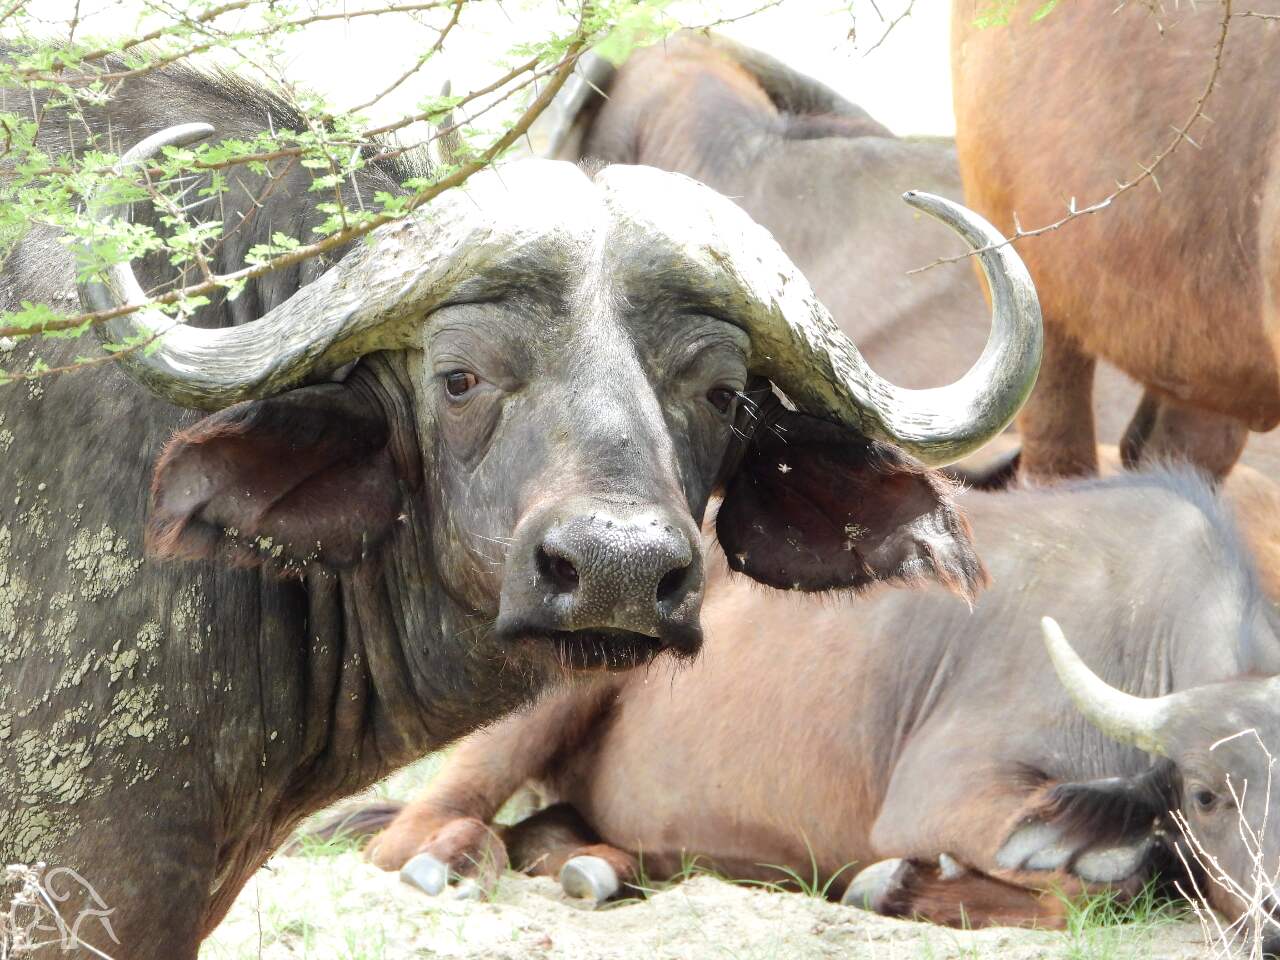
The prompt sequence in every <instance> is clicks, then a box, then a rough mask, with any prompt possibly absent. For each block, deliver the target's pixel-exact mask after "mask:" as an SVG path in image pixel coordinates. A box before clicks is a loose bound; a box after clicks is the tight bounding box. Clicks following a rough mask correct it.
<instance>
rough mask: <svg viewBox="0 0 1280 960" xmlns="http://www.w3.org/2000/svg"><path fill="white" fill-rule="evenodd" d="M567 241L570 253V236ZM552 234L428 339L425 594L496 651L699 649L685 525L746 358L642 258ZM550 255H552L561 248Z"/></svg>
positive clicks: (722, 438)
mask: <svg viewBox="0 0 1280 960" xmlns="http://www.w3.org/2000/svg"><path fill="white" fill-rule="evenodd" d="M579 242H580V241H579ZM572 245H574V242H573V241H572V240H570V239H569V238H566V237H563V236H553V237H550V238H547V240H546V241H544V242H542V243H540V244H538V245H536V246H534V247H533V248H531V249H528V250H523V251H521V252H520V254H519V255H518V256H517V257H515V258H513V260H512V262H508V263H504V264H500V265H496V267H495V269H494V270H493V271H492V272H491V273H490V274H488V275H486V276H480V277H477V278H475V279H474V280H470V281H468V282H466V283H465V284H464V285H463V288H462V289H461V290H460V291H459V292H458V293H457V294H456V295H455V296H454V297H453V298H452V302H451V303H450V304H449V305H446V306H445V307H443V308H441V309H439V310H437V311H436V312H435V313H434V314H433V316H432V318H431V323H430V324H429V325H428V328H427V330H428V332H427V335H426V342H425V344H424V350H423V354H422V368H421V370H420V371H419V374H418V375H419V376H420V377H421V382H422V384H423V386H421V387H419V390H420V393H419V396H418V398H417V399H418V411H419V417H420V418H421V421H422V423H421V426H420V430H419V434H420V436H421V437H424V438H428V440H427V443H429V449H427V450H425V451H424V458H423V459H424V462H425V463H426V464H429V467H428V468H427V469H428V470H429V471H430V473H431V476H430V477H429V480H428V487H429V488H431V489H433V490H435V491H438V493H437V495H438V496H439V497H440V498H441V500H442V501H443V502H445V503H448V504H450V508H449V509H448V510H445V511H433V513H432V536H433V547H434V551H435V553H436V555H437V556H447V557H450V558H452V559H451V562H450V564H448V565H447V567H446V568H445V569H444V570H442V571H441V576H442V578H443V580H444V586H445V589H446V590H447V591H448V592H449V593H450V594H451V595H452V596H453V597H454V599H455V600H457V601H459V602H461V603H462V604H464V605H465V606H466V607H469V608H470V609H472V610H474V611H476V612H477V613H478V614H480V615H482V616H484V617H485V618H488V619H493V620H496V630H497V634H498V639H499V640H501V641H507V642H511V643H516V644H518V643H520V642H521V641H525V640H529V641H541V640H550V641H552V642H553V643H554V644H556V645H557V646H558V648H559V653H560V655H561V657H562V659H564V660H565V661H566V662H567V663H569V664H571V665H573V666H578V667H583V666H588V667H589V666H607V667H613V668H620V667H626V666H631V665H634V664H635V663H637V662H642V661H643V660H644V659H647V658H648V657H649V656H651V655H652V654H653V653H655V652H656V651H657V650H658V649H659V648H660V645H666V646H669V647H671V648H672V649H673V650H674V651H675V652H676V653H677V654H683V655H692V654H693V653H695V652H696V651H697V649H698V646H699V644H700V642H701V634H700V630H699V626H698V614H699V608H700V605H701V596H702V580H703V573H702V569H703V561H702V557H701V555H700V548H699V542H700V538H699V535H698V527H699V525H700V524H701V521H702V516H703V511H704V509H705V507H706V504H707V500H708V497H709V496H710V494H711V492H712V489H713V487H714V486H715V484H716V481H717V478H718V476H719V474H720V472H721V468H722V464H723V462H724V459H725V456H726V452H727V451H728V449H729V446H730V439H731V438H732V437H733V435H734V420H735V416H736V415H737V412H738V409H737V408H738V405H739V395H740V394H741V392H742V391H743V390H744V389H745V388H746V385H747V364H748V361H749V358H750V349H751V344H750V340H749V338H748V336H747V335H746V333H744V332H743V331H742V330H741V329H739V328H738V327H736V326H734V325H733V324H731V323H728V322H726V321H725V320H722V319H717V318H716V317H714V316H712V315H710V313H709V311H710V310H711V309H713V307H712V305H710V304H708V303H706V302H703V301H702V300H701V299H700V298H699V297H698V296H697V294H696V293H694V292H692V291H690V290H688V289H681V288H679V287H677V286H664V284H663V283H662V280H661V278H662V276H663V274H662V273H661V272H659V273H658V279H657V281H656V282H655V271H654V259H653V258H654V257H655V256H661V253H660V252H658V253H650V254H648V255H646V254H645V252H644V251H643V250H642V249H641V248H639V247H638V246H636V245H628V244H627V243H626V241H625V240H622V239H621V238H618V237H616V236H615V237H612V238H611V239H610V242H609V243H607V244H606V245H602V246H601V247H600V248H598V249H595V250H585V249H582V248H581V247H579V249H577V250H574V249H571V247H572ZM566 247H569V248H570V249H565V248H566Z"/></svg>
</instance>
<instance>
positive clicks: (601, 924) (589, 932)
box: [200, 851, 1211, 960]
mask: <svg viewBox="0 0 1280 960" xmlns="http://www.w3.org/2000/svg"><path fill="white" fill-rule="evenodd" d="M1210 953H1211V951H1210V950H1208V949H1207V948H1206V946H1205V941H1204V939H1203V937H1202V934H1201V930H1200V927H1199V925H1197V924H1195V923H1192V922H1176V921H1167V922H1162V923H1156V924H1150V925H1147V926H1142V927H1133V926H1118V927H1090V928H1087V929H1083V930H1080V931H1076V932H1073V933H1047V932H1041V931H1027V930H1009V929H987V930H979V931H972V932H969V931H954V930H947V929H943V928H939V927H934V926H930V925H927V924H919V923H909V922H906V921H901V920H891V919H887V918H884V917H879V916H875V915H873V914H869V913H865V912H863V911H860V910H854V909H851V908H848V907H842V906H840V905H838V904H833V903H829V902H827V901H824V900H819V899H815V898H812V897H806V896H803V895H801V894H794V893H778V892H775V891H768V890H762V889H758V888H750V887H744V886H740V885H735V884H730V883H726V882H723V881H721V880H717V879H714V878H712V877H707V876H698V877H694V878H692V879H690V880H688V881H686V882H684V883H682V884H678V885H674V886H672V887H670V888H668V889H666V890H663V891H661V892H659V893H656V894H654V895H653V896H651V897H649V898H648V899H646V900H639V901H633V902H628V903H622V904H619V905H615V906H611V907H609V908H606V909H602V910H590V909H588V908H586V907H585V906H582V905H581V904H579V903H578V902H575V901H572V900H570V899H568V898H566V897H565V895H564V894H563V893H562V892H561V891H560V888H559V886H558V884H556V883H554V882H552V881H550V880H547V879H538V878H529V877H524V876H519V875H515V874H507V875H506V876H505V877H504V878H503V879H502V880H501V881H500V882H499V885H498V887H497V889H496V890H495V891H493V895H492V899H491V900H490V901H488V902H484V901H480V900H460V899H456V898H452V897H449V896H448V895H446V896H443V897H440V898H431V897H427V896H425V895H424V894H422V893H420V892H418V891H417V890H416V889H413V888H411V887H408V886H406V885H405V884H403V883H401V882H400V881H399V879H398V877H397V875H396V874H391V873H383V872H382V871H380V870H377V869H375V868H373V867H371V866H369V865H368V864H366V863H365V862H363V860H362V859H361V858H360V856H359V855H358V854H356V853H353V852H350V851H347V852H342V853H338V854H334V855H329V856H314V855H313V856H299V857H285V856H279V857H276V858H275V859H274V860H272V861H271V863H270V864H268V866H267V867H266V868H264V869H263V870H262V871H261V872H260V873H259V874H258V876H257V877H256V878H255V880H254V881H253V882H251V883H250V884H249V886H248V887H246V888H245V890H244V892H243V893H242V894H241V896H240V898H239V900H238V901H237V902H236V905H235V907H234V908H233V909H232V912H231V914H230V915H229V916H228V917H227V919H226V921H225V922H224V923H223V924H222V926H221V927H220V928H219V929H218V930H217V931H216V933H215V935H214V936H213V938H212V939H211V940H210V941H209V942H208V943H207V944H206V946H205V948H204V949H203V950H202V952H201V954H200V956H201V960H221V958H237V960H239V958H250V957H252V958H263V960H285V958H289V960H292V958H302V957H307V958H324V960H330V958H334V960H382V958H387V960H391V958H397V960H398V958H415V957H449V958H467V960H471V958H475V960H479V958H485V960H515V958H521V960H523V958H531V960H615V958H616V960H622V958H626V960H632V958H654V960H686V958H698V960H701V958H721V957H723V958H730V960H766V958H770V960H772V958H788V960H789V958H808V957H814V958H819V957H821V958H826V957H840V958H846V960H947V958H980V957H1000V958H1007V960H1032V958H1054V960H1057V958H1061V960H1095V958H1096V960H1104V958H1116V960H1129V958H1161V960H1164V958H1169V960H1175V958H1176V960H1181V958H1187V960H1191V958H1202V957H1206V956H1208V955H1209V954H1210Z"/></svg>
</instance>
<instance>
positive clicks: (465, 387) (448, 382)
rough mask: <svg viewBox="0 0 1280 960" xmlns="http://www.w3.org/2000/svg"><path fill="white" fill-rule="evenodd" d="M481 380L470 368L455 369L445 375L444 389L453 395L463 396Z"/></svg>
mask: <svg viewBox="0 0 1280 960" xmlns="http://www.w3.org/2000/svg"><path fill="white" fill-rule="evenodd" d="M479 382H480V378H479V377H477V376H476V375H475V374H474V373H472V372H471V371H470V370H453V371H451V372H449V373H446V374H445V375H444V389H445V392H446V393H448V394H449V396H451V397H461V396H463V395H465V394H466V393H468V392H469V391H470V390H472V389H474V388H475V386H476V384H478V383H479Z"/></svg>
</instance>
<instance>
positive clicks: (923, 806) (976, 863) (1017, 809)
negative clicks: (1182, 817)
mask: <svg viewBox="0 0 1280 960" xmlns="http://www.w3.org/2000/svg"><path fill="white" fill-rule="evenodd" d="M954 741H955V736H954V733H953V732H951V731H948V732H947V733H946V734H945V735H942V736H939V737H921V738H919V739H917V740H915V741H913V742H912V744H911V745H910V747H908V748H907V750H906V751H905V752H904V754H903V756H902V758H901V760H900V761H899V763H898V766H897V768H896V769H895V770H894V773H893V776H892V777H891V778H890V783H889V789H888V791H887V792H886V795H885V798H884V800H883V802H882V804H881V810H882V813H881V814H880V816H879V817H878V818H877V820H876V822H875V823H874V824H873V825H872V829H871V845H872V848H873V849H874V850H875V852H876V854H877V855H878V856H881V857H885V858H890V857H894V858H902V859H903V860H906V861H913V862H915V865H914V866H913V867H912V868H909V869H907V870H906V871H905V872H904V873H903V875H902V876H901V877H899V878H897V883H896V884H893V883H890V884H889V886H888V887H887V888H886V890H885V891H884V892H882V893H878V894H876V896H879V898H880V901H882V905H881V904H880V903H877V900H876V899H875V896H871V897H868V899H869V900H870V902H871V905H872V906H873V907H874V908H876V909H882V910H884V911H885V912H892V913H893V914H894V915H904V916H905V915H914V916H919V917H923V918H926V919H929V920H934V921H936V922H938V923H958V922H966V923H970V924H972V925H980V924H981V923H1003V924H1014V925H1037V926H1054V925H1055V924H1060V923H1061V921H1062V919H1063V917H1065V911H1064V910H1062V909H1061V908H1060V904H1061V901H1062V898H1063V897H1068V898H1069V897H1076V896H1080V895H1081V894H1084V893H1087V892H1089V891H1092V890H1101V889H1110V890H1113V891H1115V892H1117V893H1118V894H1120V895H1121V896H1124V897H1128V896H1132V895H1134V894H1136V893H1137V892H1138V891H1139V890H1140V889H1141V888H1142V886H1143V884H1144V882H1145V881H1146V880H1147V879H1149V878H1150V876H1151V873H1150V871H1149V866H1150V864H1151V862H1152V860H1151V858H1150V857H1149V856H1148V854H1149V853H1150V851H1151V848H1150V846H1149V844H1150V842H1151V838H1150V836H1149V832H1150V830H1149V828H1150V823H1151V817H1150V816H1149V815H1148V816H1147V817H1146V818H1145V819H1144V818H1142V817H1137V816H1134V817H1130V818H1126V820H1125V822H1126V823H1128V824H1129V825H1130V828H1131V835H1130V834H1125V835H1124V836H1122V837H1117V836H1106V837H1103V836H1099V835H1098V834H1096V832H1094V831H1091V830H1080V829H1077V828H1076V825H1075V823H1074V821H1073V820H1072V818H1071V816H1070V813H1071V810H1072V809H1073V808H1071V807H1070V806H1067V807H1063V806H1061V805H1060V804H1058V803H1056V802H1055V800H1054V798H1055V796H1056V794H1055V788H1057V787H1058V786H1060V784H1058V783H1057V782H1055V781H1053V780H1049V779H1048V778H1045V779H1043V780H1040V781H1032V780H1030V779H1029V778H1028V777H1027V776H1026V775H1025V774H1023V775H1020V776H1017V777H1012V778H1011V777H1010V775H1009V771H1010V770H1013V769H1017V767H1018V763H1017V761H1016V760H1015V759H1014V758H1012V757H1000V756H999V755H995V756H993V755H992V752H991V749H990V746H989V745H979V746H973V747H961V746H959V745H957V744H956V743H955V742H954ZM939 757H945V758H946V760H947V766H948V768H949V769H951V770H952V771H955V774H954V775H953V776H951V777H950V778H948V779H944V780H939V777H938V774H937V770H938V766H939V761H938V758H939ZM1115 781H1116V778H1111V779H1110V780H1107V781H1105V783H1106V784H1114V783H1115ZM944 852H945V854H946V860H944V862H943V864H942V865H939V857H940V854H943V853H944ZM947 861H952V862H954V864H956V865H960V864H962V865H963V868H964V869H963V870H957V869H947V868H946V864H947ZM921 862H923V863H924V864H932V865H935V866H934V867H922V866H920V864H921ZM886 873H887V871H885V870H883V869H882V870H881V877H882V878H883V877H884V875H885V874H886ZM857 884H858V879H857V878H855V880H854V885H855V886H856V885H857ZM952 884H955V886H952ZM895 888H900V889H895ZM1018 891H1021V892H1018ZM873 893H874V892H873ZM962 906H963V907H964V909H965V911H966V914H967V919H966V920H963V921H961V920H960V919H959V916H960V907H962ZM984 918H986V919H984Z"/></svg>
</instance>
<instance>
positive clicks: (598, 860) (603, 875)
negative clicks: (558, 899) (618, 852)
mask: <svg viewBox="0 0 1280 960" xmlns="http://www.w3.org/2000/svg"><path fill="white" fill-rule="evenodd" d="M560 886H561V888H563V890H564V892H565V893H567V894H568V895H569V896H571V897H576V898H577V899H579V900H590V901H592V902H593V903H594V904H596V905H597V906H599V905H600V904H602V903H604V902H605V901H606V900H608V899H609V898H611V897H613V896H615V895H616V894H617V892H618V891H619V890H620V889H622V883H621V882H620V881H619V880H618V873H617V871H616V870H614V869H613V867H611V866H609V861H607V860H605V859H603V858H602V857H574V858H573V859H572V860H569V861H568V862H567V863H565V865H564V866H563V867H562V868H561V869H560Z"/></svg>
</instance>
